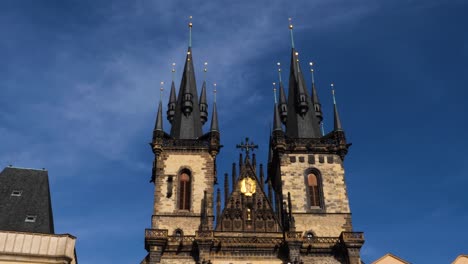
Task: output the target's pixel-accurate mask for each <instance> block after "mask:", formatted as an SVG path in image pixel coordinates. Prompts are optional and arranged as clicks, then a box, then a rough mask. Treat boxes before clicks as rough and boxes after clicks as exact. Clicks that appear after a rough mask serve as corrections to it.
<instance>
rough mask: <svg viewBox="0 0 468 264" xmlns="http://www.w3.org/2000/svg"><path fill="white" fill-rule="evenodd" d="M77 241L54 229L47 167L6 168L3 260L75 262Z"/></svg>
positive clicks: (0, 209) (1, 188) (0, 214)
mask: <svg viewBox="0 0 468 264" xmlns="http://www.w3.org/2000/svg"><path fill="white" fill-rule="evenodd" d="M75 242H76V238H75V237H74V236H72V235H69V234H60V235H59V234H55V232H54V218H53V214H52V203H51V199H50V189H49V177H48V173H47V171H46V170H44V169H40V170H36V169H24V168H15V167H11V166H10V167H7V168H5V169H3V171H2V172H1V173H0V264H3V263H29V264H35V263H57V264H75V263H77V259H76V253H75Z"/></svg>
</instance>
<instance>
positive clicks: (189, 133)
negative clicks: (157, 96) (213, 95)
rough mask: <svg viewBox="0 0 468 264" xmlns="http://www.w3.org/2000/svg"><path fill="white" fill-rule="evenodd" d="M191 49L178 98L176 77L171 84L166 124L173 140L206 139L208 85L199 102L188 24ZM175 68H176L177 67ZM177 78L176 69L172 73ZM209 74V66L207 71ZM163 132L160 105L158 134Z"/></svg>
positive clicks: (213, 127) (215, 126)
mask: <svg viewBox="0 0 468 264" xmlns="http://www.w3.org/2000/svg"><path fill="white" fill-rule="evenodd" d="M189 28H190V35H189V47H188V50H187V56H186V58H185V65H184V70H183V73H182V80H181V82H180V88H179V92H178V95H177V96H176V91H175V84H174V77H173V80H172V83H171V91H170V94H169V102H168V104H167V112H166V113H167V120H168V121H169V122H170V123H171V125H172V126H171V132H170V136H171V137H173V138H175V139H197V138H199V137H201V136H202V135H203V130H202V126H203V125H204V124H205V122H206V121H207V120H208V102H207V99H206V81H205V80H204V81H203V85H202V89H201V93H200V98H198V92H197V84H196V79H195V70H194V67H193V57H192V33H191V32H192V22H190V23H189ZM174 65H175V64H173V66H174ZM172 72H173V74H174V72H175V69H174V68H173V69H172ZM204 72H206V63H205V69H204ZM216 110H217V109H216V102H215V103H213V110H212V111H213V114H212V120H211V130H212V131H217V132H219V131H218V130H219V129H218V115H217V111H216ZM158 129H159V130H161V131H162V103H161V102H160V103H159V108H158V114H157V118H156V127H155V130H158Z"/></svg>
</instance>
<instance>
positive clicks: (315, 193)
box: [307, 172, 320, 207]
mask: <svg viewBox="0 0 468 264" xmlns="http://www.w3.org/2000/svg"><path fill="white" fill-rule="evenodd" d="M307 185H308V189H309V190H308V191H309V204H310V207H320V196H319V195H320V194H319V193H320V192H319V185H318V179H317V175H316V174H315V173H313V172H310V173H309V174H308V175H307Z"/></svg>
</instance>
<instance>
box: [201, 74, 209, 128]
mask: <svg viewBox="0 0 468 264" xmlns="http://www.w3.org/2000/svg"><path fill="white" fill-rule="evenodd" d="M206 120H208V103H207V101H206V81H203V85H202V90H201V93H200V121H201V122H202V125H203V124H205V123H206Z"/></svg>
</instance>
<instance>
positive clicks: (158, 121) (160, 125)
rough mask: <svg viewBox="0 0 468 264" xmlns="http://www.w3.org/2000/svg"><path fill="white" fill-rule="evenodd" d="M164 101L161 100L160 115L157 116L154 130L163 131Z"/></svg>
mask: <svg viewBox="0 0 468 264" xmlns="http://www.w3.org/2000/svg"><path fill="white" fill-rule="evenodd" d="M162 118H163V116H162V102H161V101H159V107H158V115H157V117H156V125H155V127H154V130H158V131H163V121H162Z"/></svg>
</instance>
